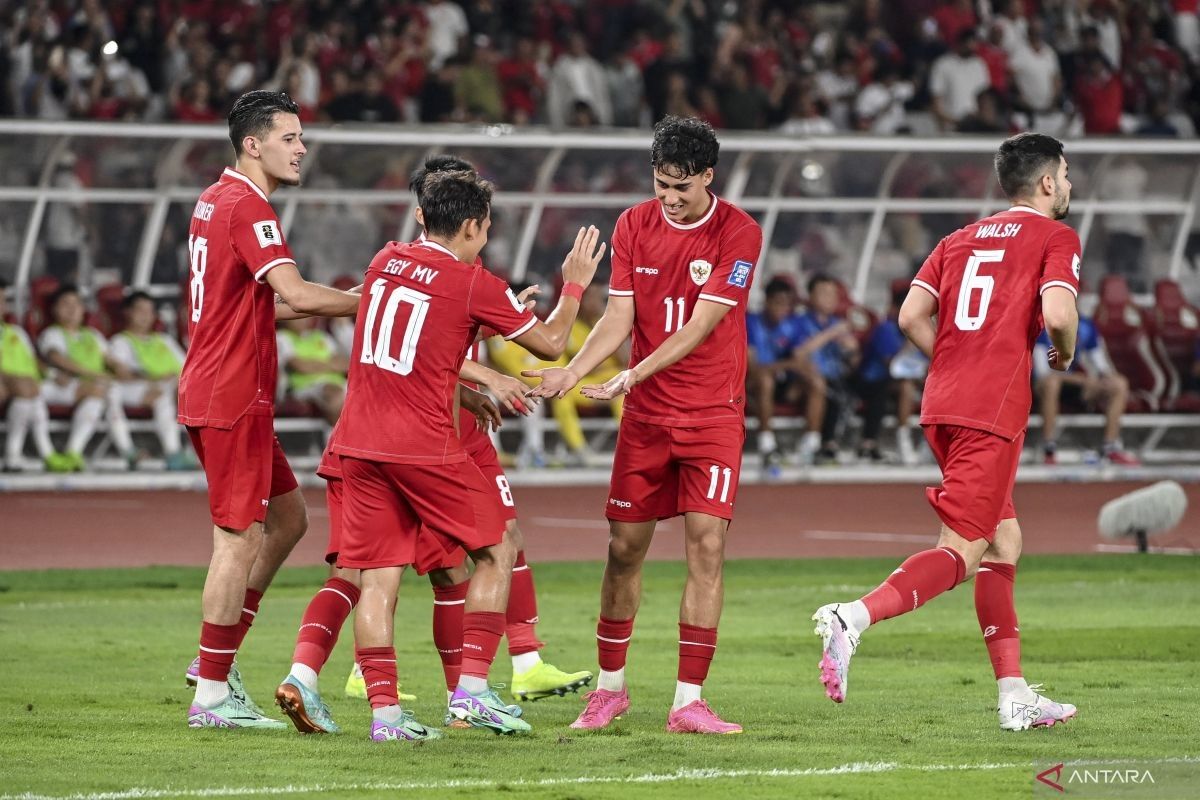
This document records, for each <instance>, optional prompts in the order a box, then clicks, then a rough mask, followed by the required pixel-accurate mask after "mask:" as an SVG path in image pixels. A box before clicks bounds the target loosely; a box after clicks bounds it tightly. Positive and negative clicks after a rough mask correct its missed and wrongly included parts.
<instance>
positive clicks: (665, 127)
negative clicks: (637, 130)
mask: <svg viewBox="0 0 1200 800" xmlns="http://www.w3.org/2000/svg"><path fill="white" fill-rule="evenodd" d="M720 149H721V144H720V142H718V141H717V134H716V133H715V132H714V131H713V129H712V126H711V125H709V124H708V123H707V122H705V121H704V120H702V119H696V118H695V117H673V116H668V117H663V118H662V120H660V121H659V123H658V124H657V125H655V126H654V144H652V145H651V146H650V165H651V166H652V167H654V169H656V170H658V171H659V172H661V173H663V174H665V175H670V176H671V177H673V178H687V177H690V176H692V175H699V174H700V173H701V172H704V170H706V169H708V168H709V167H713V166H716V164H717V152H718V151H719V150H720Z"/></svg>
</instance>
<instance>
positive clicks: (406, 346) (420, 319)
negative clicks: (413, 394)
mask: <svg viewBox="0 0 1200 800" xmlns="http://www.w3.org/2000/svg"><path fill="white" fill-rule="evenodd" d="M384 294H387V305H385V306H384V307H383V313H382V314H381V313H380V311H379V306H380V305H381V304H382V303H383V296H384ZM429 298H430V296H429V295H427V294H422V293H421V292H418V291H416V290H415V289H410V288H409V287H407V286H399V287H397V288H395V289H393V290H392V291H391V293H388V292H387V281H385V280H384V279H382V278H380V279H378V280H376V281H375V282H374V283H373V284H371V305H370V307H369V308H368V309H367V324H366V325H365V326H364V327H363V343H362V354H361V355H360V356H359V359H358V360H359V361H361V362H362V363H364V364H374V365H375V366H377V367H379V368H380V369H386V370H387V371H388V372H394V373H396V374H397V375H407V374H409V373H410V372H412V369H413V359H414V358H416V355H417V340H418V339H420V338H421V328H423V327H424V326H425V315H426V314H428V313H429ZM401 303H408V304H409V305H411V306H412V307H413V310H412V314H411V315H409V317H408V327H407V328H405V329H404V341H403V342H401V344H400V353H399V355H398V356H393V355H392V354H391V353H389V352H388V348H389V347H390V346H391V343H392V326H393V325H395V323H396V312H397V311H398V310H399V308H400V304H401ZM377 320H378V322H379V335H378V336H375V323H376V321H377Z"/></svg>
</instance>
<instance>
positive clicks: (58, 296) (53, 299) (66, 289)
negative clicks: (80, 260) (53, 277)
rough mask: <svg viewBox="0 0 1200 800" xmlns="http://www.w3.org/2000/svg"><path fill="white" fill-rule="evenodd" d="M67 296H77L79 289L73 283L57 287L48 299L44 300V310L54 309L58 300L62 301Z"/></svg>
mask: <svg viewBox="0 0 1200 800" xmlns="http://www.w3.org/2000/svg"><path fill="white" fill-rule="evenodd" d="M69 294H73V295H78V294H79V287H78V286H76V285H75V284H73V283H64V284H63V285H62V286H59V287H58V288H57V289H55V290H54V292H53V293H52V294H51V295H50V296H49V297H48V298H46V308H54V307H55V306H56V305H58V301H59V300H62V299H63V298H64V297H66V296H67V295H69Z"/></svg>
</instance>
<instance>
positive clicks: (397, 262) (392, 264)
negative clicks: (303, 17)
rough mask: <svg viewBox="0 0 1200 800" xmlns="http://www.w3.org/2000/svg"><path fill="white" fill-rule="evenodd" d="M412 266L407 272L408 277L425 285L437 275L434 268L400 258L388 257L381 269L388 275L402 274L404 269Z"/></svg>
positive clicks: (431, 281)
mask: <svg viewBox="0 0 1200 800" xmlns="http://www.w3.org/2000/svg"><path fill="white" fill-rule="evenodd" d="M409 267H412V268H413V269H412V271H411V272H409V273H408V277H409V278H410V279H411V280H414V281H421V282H422V283H424V284H425V285H426V286H428V285H429V284H431V283H433V279H434V278H436V277H437V276H438V271H437V270H436V269H430V268H429V267H423V266H421V265H420V264H414V263H413V262H412V261H406V260H405V259H402V258H392V259H389V260H388V262H387V265H386V266H384V268H383V271H384V272H386V273H387V274H389V275H404V271H405V270H407V269H408V268H409Z"/></svg>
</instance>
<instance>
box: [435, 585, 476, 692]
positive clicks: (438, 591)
mask: <svg viewBox="0 0 1200 800" xmlns="http://www.w3.org/2000/svg"><path fill="white" fill-rule="evenodd" d="M470 587H471V581H469V580H465V581H463V582H462V583H457V584H455V585H454V586H435V587H433V646H434V647H436V648H437V651H438V656H439V657H440V658H441V659H442V672H443V673H444V674H445V676H446V688H447V689H449V690H450V691H454V687H455V686H458V676H459V673H460V672H461V671H462V659H463V610H464V609H465V608H466V604H467V589H469V588H470Z"/></svg>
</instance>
